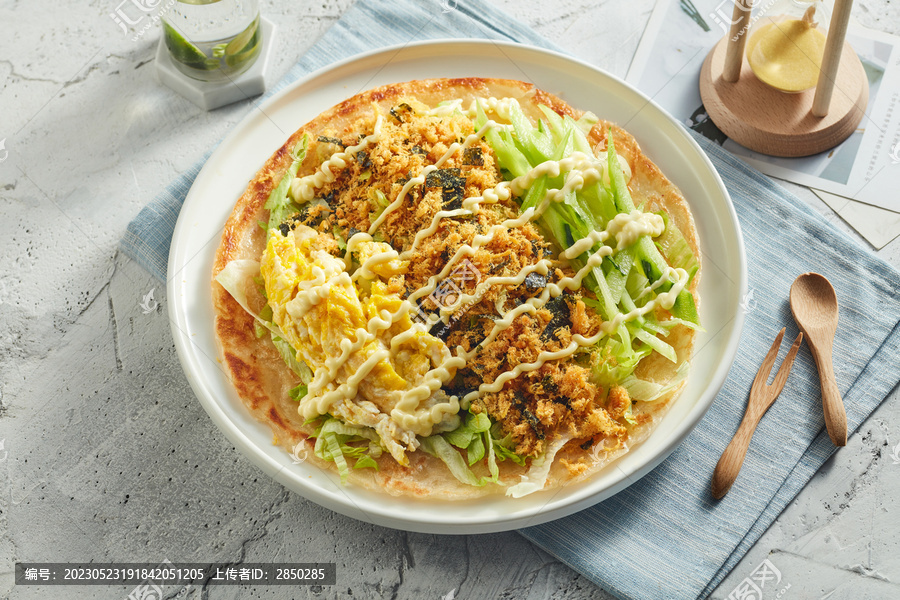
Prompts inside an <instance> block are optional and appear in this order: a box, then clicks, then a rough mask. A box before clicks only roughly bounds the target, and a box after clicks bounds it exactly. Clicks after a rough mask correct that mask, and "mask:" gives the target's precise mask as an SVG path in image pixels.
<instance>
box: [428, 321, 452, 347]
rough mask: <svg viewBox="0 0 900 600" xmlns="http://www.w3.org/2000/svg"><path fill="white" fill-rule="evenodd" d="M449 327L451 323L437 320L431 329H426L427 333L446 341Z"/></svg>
mask: <svg viewBox="0 0 900 600" xmlns="http://www.w3.org/2000/svg"><path fill="white" fill-rule="evenodd" d="M450 328H451V325H450V324H449V323H444V322H443V321H438V322H437V323H435V324H434V325H432V326H431V329H429V330H428V333H429V334H431V335H433V336H434V337H436V338H440V339H441V340H443V341H445V342H446V341H447V338H448V337H449V336H450Z"/></svg>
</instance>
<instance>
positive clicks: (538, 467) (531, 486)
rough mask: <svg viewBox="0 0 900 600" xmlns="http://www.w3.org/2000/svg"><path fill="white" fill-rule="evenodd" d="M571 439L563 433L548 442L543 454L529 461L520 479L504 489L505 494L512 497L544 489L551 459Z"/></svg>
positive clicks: (551, 463) (551, 462)
mask: <svg viewBox="0 0 900 600" xmlns="http://www.w3.org/2000/svg"><path fill="white" fill-rule="evenodd" d="M571 439H572V436H571V435H569V434H565V435H563V436H561V437H558V438H556V439H555V440H553V441H552V442H550V444H548V445H547V449H546V450H545V451H544V454H542V455H541V456H540V457H538V458H536V459H534V460H533V461H531V468H530V469H529V470H528V472H527V473H526V474H525V475H522V481H520V482H519V483H517V484H516V485H514V486H511V487H509V488H507V489H506V495H507V496H511V497H513V498H521V497H522V496H527V495H528V494H533V493H535V492H539V491H541V490H542V489H544V485H546V484H547V477H548V476H549V475H550V467H551V466H552V465H553V459H554V458H556V454H557V452H559V451H560V450H561V449H562V447H563V446H565V445H566V443H567V442H568V441H569V440H571Z"/></svg>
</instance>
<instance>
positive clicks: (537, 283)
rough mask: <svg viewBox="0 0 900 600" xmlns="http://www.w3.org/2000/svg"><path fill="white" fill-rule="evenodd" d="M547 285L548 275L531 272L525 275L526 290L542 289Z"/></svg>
mask: <svg viewBox="0 0 900 600" xmlns="http://www.w3.org/2000/svg"><path fill="white" fill-rule="evenodd" d="M545 287H547V276H546V275H541V274H540V273H536V272H531V273H529V274H528V275H526V276H525V289H526V290H542V289H544V288H545Z"/></svg>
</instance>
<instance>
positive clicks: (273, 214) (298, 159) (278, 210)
mask: <svg viewBox="0 0 900 600" xmlns="http://www.w3.org/2000/svg"><path fill="white" fill-rule="evenodd" d="M308 143H309V137H308V136H307V135H306V134H305V133H304V134H303V138H302V139H301V140H300V142H299V143H298V144H297V145H296V146H294V150H293V151H292V152H291V155H292V156H293V158H294V160H293V161H292V162H291V164H290V166H289V167H288V170H287V173H285V174H284V176H283V177H282V178H281V181H280V182H279V183H278V185H277V186H276V187H275V189H274V190H272V192H271V193H270V194H269V198H268V199H267V200H266V204H265V206H264V208H265V209H266V210H268V211H269V228H268V230H269V231H271V230H272V229H274V228H276V227H278V226H279V225H281V224H282V223H283V222H284V221H285V220H286V219H287V218H288V217H290V216H291V215H293V214H295V213H297V212H299V211H300V207H299V206H297V204H296V203H295V202H294V200H293V198H291V196H290V194H289V192H290V190H291V181H293V180H294V177H296V176H297V171H298V170H299V169H300V163H302V162H303V159H304V158H306V149H307V145H308Z"/></svg>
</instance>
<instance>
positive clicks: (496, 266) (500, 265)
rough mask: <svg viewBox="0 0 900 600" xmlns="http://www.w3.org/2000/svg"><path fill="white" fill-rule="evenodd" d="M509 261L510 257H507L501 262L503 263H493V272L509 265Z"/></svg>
mask: <svg viewBox="0 0 900 600" xmlns="http://www.w3.org/2000/svg"><path fill="white" fill-rule="evenodd" d="M509 262H510V261H509V259H506V260H504V261H503V262H501V263H497V264H496V265H493V266H492V267H491V274H492V275H493V274H494V273H496V272H498V271H500V270H501V269H502V268H503V267H505V266H506V265H508V264H509Z"/></svg>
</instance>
